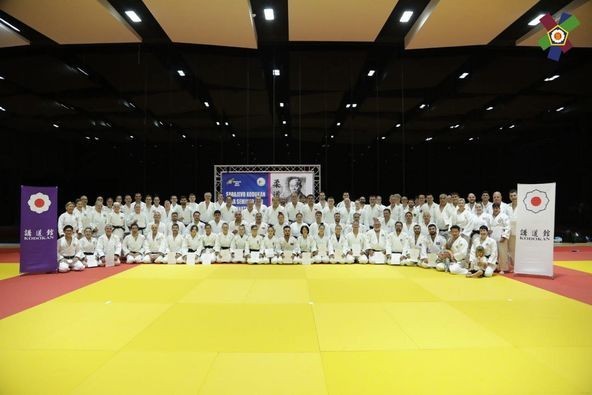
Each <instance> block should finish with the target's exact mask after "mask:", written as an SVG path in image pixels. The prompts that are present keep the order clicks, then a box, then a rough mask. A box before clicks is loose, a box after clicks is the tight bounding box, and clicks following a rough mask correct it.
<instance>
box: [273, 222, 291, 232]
mask: <svg viewBox="0 0 592 395" xmlns="http://www.w3.org/2000/svg"><path fill="white" fill-rule="evenodd" d="M284 226H290V224H289V223H288V220H287V219H285V218H284V222H282V223H281V224H280V223H279V222H277V223H276V224H275V225H273V229H275V234H276V235H283V234H284ZM291 231H292V229H291V228H290V232H291Z"/></svg>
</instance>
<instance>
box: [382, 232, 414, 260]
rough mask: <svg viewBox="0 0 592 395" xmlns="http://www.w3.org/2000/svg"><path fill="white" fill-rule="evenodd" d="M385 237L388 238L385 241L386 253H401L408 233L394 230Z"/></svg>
mask: <svg viewBox="0 0 592 395" xmlns="http://www.w3.org/2000/svg"><path fill="white" fill-rule="evenodd" d="M387 237H388V238H387V242H386V255H392V254H402V253H403V249H404V248H405V245H406V244H407V240H408V239H409V235H408V234H407V233H405V232H403V231H401V233H397V231H396V230H395V231H394V232H393V233H391V234H389V235H388V236H387Z"/></svg>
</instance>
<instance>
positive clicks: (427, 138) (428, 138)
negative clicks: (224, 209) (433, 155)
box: [425, 137, 433, 141]
mask: <svg viewBox="0 0 592 395" xmlns="http://www.w3.org/2000/svg"><path fill="white" fill-rule="evenodd" d="M432 139H433V137H426V139H425V141H432Z"/></svg>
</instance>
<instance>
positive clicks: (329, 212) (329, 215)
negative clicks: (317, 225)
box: [323, 205, 341, 224]
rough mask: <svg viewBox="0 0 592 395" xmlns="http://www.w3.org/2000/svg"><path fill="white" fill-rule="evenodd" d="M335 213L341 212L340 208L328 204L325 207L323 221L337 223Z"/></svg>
mask: <svg viewBox="0 0 592 395" xmlns="http://www.w3.org/2000/svg"><path fill="white" fill-rule="evenodd" d="M335 213H340V214H341V212H340V211H339V209H338V208H337V207H335V206H333V208H331V207H329V205H327V207H325V208H324V209H323V222H324V223H326V224H334V223H335Z"/></svg>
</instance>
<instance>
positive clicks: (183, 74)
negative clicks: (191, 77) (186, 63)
mask: <svg viewBox="0 0 592 395" xmlns="http://www.w3.org/2000/svg"><path fill="white" fill-rule="evenodd" d="M177 74H179V75H180V76H181V77H185V72H184V71H183V70H181V69H179V70H177Z"/></svg>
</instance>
